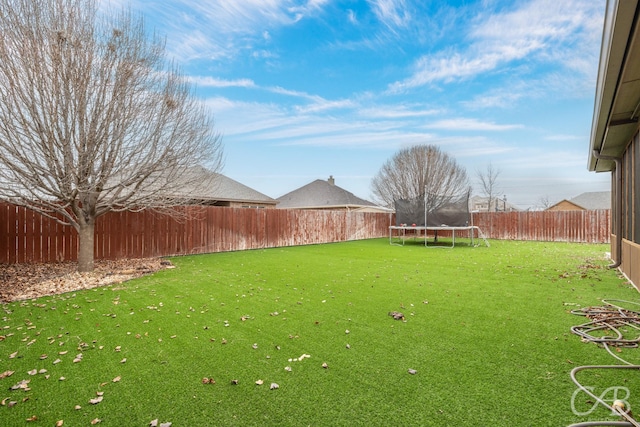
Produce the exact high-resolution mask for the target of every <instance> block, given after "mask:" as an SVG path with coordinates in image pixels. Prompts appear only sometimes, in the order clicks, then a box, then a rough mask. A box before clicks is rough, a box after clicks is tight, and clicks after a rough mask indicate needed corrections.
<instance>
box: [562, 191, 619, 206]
mask: <svg viewBox="0 0 640 427" xmlns="http://www.w3.org/2000/svg"><path fill="white" fill-rule="evenodd" d="M569 201H570V202H571V203H573V204H574V205H577V206H580V207H582V208H584V209H587V210H595V209H611V191H591V192H587V193H582V194H580V195H578V196H576V197H574V198H573V199H571V200H569Z"/></svg>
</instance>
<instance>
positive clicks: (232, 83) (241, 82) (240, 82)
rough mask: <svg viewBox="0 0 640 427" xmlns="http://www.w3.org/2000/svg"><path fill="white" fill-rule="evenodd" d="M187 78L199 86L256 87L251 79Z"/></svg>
mask: <svg viewBox="0 0 640 427" xmlns="http://www.w3.org/2000/svg"><path fill="white" fill-rule="evenodd" d="M189 80H190V81H191V82H193V83H195V84H196V85H198V86H200V87H245V88H246V87H256V84H255V83H254V82H253V80H251V79H236V80H225V79H219V78H216V77H210V76H206V77H203V76H201V77H190V78H189Z"/></svg>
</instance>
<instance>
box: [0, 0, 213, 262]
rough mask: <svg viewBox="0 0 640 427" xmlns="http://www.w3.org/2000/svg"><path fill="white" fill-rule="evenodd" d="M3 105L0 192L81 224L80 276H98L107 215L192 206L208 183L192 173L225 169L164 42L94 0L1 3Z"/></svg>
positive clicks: (203, 114)
mask: <svg viewBox="0 0 640 427" xmlns="http://www.w3.org/2000/svg"><path fill="white" fill-rule="evenodd" d="M0 99H1V100H2V101H1V102H0V197H3V198H5V199H7V200H10V201H12V202H13V203H16V204H20V205H23V206H26V207H28V208H30V209H32V210H34V211H37V212H39V213H41V214H43V215H45V216H48V217H51V218H54V219H56V220H57V221H58V222H60V223H62V224H66V225H70V226H73V227H74V228H75V229H76V230H77V231H78V234H79V252H78V269H79V271H91V270H92V269H93V258H94V254H93V246H94V226H95V223H96V219H97V218H98V217H100V216H101V215H103V214H105V213H107V212H109V211H113V210H141V209H145V208H168V207H171V206H175V205H177V204H180V203H183V202H184V201H185V198H184V195H183V196H182V197H180V195H179V193H180V189H181V188H184V187H185V186H187V185H189V182H187V181H188V180H189V179H196V180H198V179H199V178H198V177H197V176H194V175H193V174H191V175H190V174H189V173H186V172H188V171H189V170H190V169H191V168H192V167H193V166H196V165H199V164H204V165H206V166H208V167H209V169H211V170H212V171H216V170H218V169H219V168H220V167H221V165H222V145H221V139H220V137H219V135H218V134H217V133H215V132H214V130H213V121H212V117H211V115H210V113H209V112H208V111H207V109H206V108H205V107H204V106H203V104H202V103H201V102H200V101H199V100H198V99H197V98H196V96H195V94H194V93H193V91H192V89H191V87H190V86H189V85H188V83H187V82H186V79H185V78H184V77H183V76H182V75H181V74H180V73H179V71H178V70H177V68H176V67H175V66H173V65H172V64H170V63H168V61H167V60H166V56H165V43H164V40H163V39H160V38H159V37H157V36H156V35H153V36H152V37H150V38H149V37H147V34H146V33H145V27H144V22H143V19H142V17H140V16H134V15H133V14H132V13H131V12H130V11H126V10H124V11H122V12H120V13H117V14H113V15H105V14H102V13H100V11H99V10H98V8H97V5H96V2H95V0H4V1H2V2H0ZM176 195H177V196H176Z"/></svg>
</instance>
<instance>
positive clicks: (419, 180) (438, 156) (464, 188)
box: [372, 145, 469, 209]
mask: <svg viewBox="0 0 640 427" xmlns="http://www.w3.org/2000/svg"><path fill="white" fill-rule="evenodd" d="M468 190H469V180H468V177H467V172H466V171H465V170H464V168H462V167H461V166H459V165H458V164H457V163H456V161H455V159H454V158H452V157H450V156H449V155H448V154H446V153H444V152H443V151H441V150H440V148H438V147H436V146H434V145H417V146H413V147H410V148H404V149H401V150H399V151H398V152H397V153H396V154H395V155H394V156H393V157H392V158H391V159H389V160H388V161H387V162H386V163H385V164H384V165H383V166H382V168H381V169H380V171H379V172H378V174H377V175H376V176H375V177H374V178H373V181H372V191H373V194H374V195H375V196H376V198H378V199H379V200H380V201H381V202H382V203H384V204H386V205H387V206H393V202H394V201H395V200H397V199H414V198H419V197H422V196H423V195H426V198H427V206H428V207H429V208H430V209H437V208H439V207H441V206H443V205H445V204H447V203H449V202H451V201H452V200H456V199H458V198H460V197H462V196H463V195H465V194H466V193H467V192H468Z"/></svg>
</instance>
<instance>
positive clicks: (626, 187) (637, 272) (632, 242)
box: [611, 132, 640, 290]
mask: <svg viewBox="0 0 640 427" xmlns="http://www.w3.org/2000/svg"><path fill="white" fill-rule="evenodd" d="M621 167H622V171H621V173H622V212H621V215H619V214H618V213H617V212H616V207H615V206H614V205H615V204H614V203H613V202H612V206H613V215H612V227H613V230H615V229H616V223H615V222H616V221H618V218H622V236H620V237H621V238H622V242H621V246H622V254H621V255H622V264H621V265H620V270H621V271H622V272H623V273H624V274H625V276H627V278H628V279H629V280H630V281H631V282H632V283H633V284H634V285H635V286H636V288H638V289H639V290H640V226H639V224H638V221H639V220H640V195H639V194H638V189H639V188H640V173H638V168H640V134H639V133H637V132H636V134H635V135H634V137H633V138H632V140H631V141H630V143H629V144H628V145H627V148H626V150H625V152H624V154H623V156H622V162H621ZM611 181H612V185H615V174H614V175H612V179H611ZM612 194H613V192H612ZM617 239H618V236H613V238H612V240H611V241H612V255H613V258H614V259H620V258H619V257H618V254H615V253H614V251H615V246H614V243H615V242H616V240H617Z"/></svg>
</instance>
